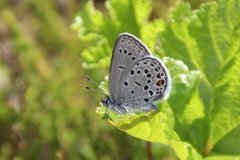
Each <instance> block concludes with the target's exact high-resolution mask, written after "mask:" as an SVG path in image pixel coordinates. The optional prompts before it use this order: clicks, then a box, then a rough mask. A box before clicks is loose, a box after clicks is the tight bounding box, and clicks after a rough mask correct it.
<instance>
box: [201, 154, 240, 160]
mask: <svg viewBox="0 0 240 160" xmlns="http://www.w3.org/2000/svg"><path fill="white" fill-rule="evenodd" d="M204 160H240V156H227V155H215V156H209V157H207V158H204Z"/></svg>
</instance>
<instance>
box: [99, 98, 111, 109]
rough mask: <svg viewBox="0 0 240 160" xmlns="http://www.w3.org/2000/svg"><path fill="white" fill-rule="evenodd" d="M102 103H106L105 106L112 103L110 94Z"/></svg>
mask: <svg viewBox="0 0 240 160" xmlns="http://www.w3.org/2000/svg"><path fill="white" fill-rule="evenodd" d="M101 102H102V104H103V105H104V106H107V107H108V106H109V104H110V98H109V96H107V97H106V98H105V99H102V101H101Z"/></svg>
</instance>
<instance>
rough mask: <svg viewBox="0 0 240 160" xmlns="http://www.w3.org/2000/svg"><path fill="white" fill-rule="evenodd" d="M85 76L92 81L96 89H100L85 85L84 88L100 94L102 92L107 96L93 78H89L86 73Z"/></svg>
mask: <svg viewBox="0 0 240 160" xmlns="http://www.w3.org/2000/svg"><path fill="white" fill-rule="evenodd" d="M86 78H87V80H89V81H90V82H92V83H93V84H94V85H95V86H96V87H97V88H98V89H100V91H99V90H96V89H93V88H90V87H86V89H88V90H92V91H95V92H98V93H100V94H102V95H104V96H107V95H106V93H104V91H103V90H102V88H100V85H99V84H97V82H95V81H94V80H93V79H91V78H90V77H89V76H88V75H86Z"/></svg>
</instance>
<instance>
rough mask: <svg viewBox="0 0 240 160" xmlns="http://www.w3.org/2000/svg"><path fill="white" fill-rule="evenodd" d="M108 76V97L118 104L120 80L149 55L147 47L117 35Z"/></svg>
mask: <svg viewBox="0 0 240 160" xmlns="http://www.w3.org/2000/svg"><path fill="white" fill-rule="evenodd" d="M112 54H113V55H112V60H111V66H110V75H109V88H110V90H109V92H110V93H109V97H110V99H111V100H112V101H113V102H116V103H120V99H121V96H120V95H119V89H120V85H119V83H120V79H121V78H122V77H123V75H126V73H125V72H126V71H127V70H129V68H131V66H132V65H133V64H134V63H135V62H137V61H138V60H140V59H142V58H144V57H146V56H148V55H149V52H148V49H147V47H146V46H145V45H144V44H143V43H142V42H141V41H140V40H139V39H138V38H136V37H135V36H133V35H131V34H128V33H122V34H120V35H119V37H118V39H117V41H116V43H115V46H114V49H113V53H112Z"/></svg>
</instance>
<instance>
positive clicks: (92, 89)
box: [86, 86, 106, 96]
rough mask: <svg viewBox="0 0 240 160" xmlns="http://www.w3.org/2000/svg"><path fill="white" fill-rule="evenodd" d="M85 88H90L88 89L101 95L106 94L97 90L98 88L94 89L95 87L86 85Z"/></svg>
mask: <svg viewBox="0 0 240 160" xmlns="http://www.w3.org/2000/svg"><path fill="white" fill-rule="evenodd" d="M86 89H87V90H90V91H93V92H97V93H100V94H101V95H103V96H106V95H105V94H104V93H103V92H99V90H96V89H94V88H90V87H88V86H87V87H86Z"/></svg>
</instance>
